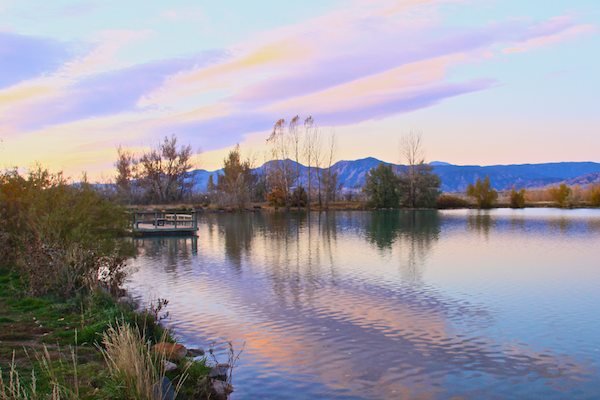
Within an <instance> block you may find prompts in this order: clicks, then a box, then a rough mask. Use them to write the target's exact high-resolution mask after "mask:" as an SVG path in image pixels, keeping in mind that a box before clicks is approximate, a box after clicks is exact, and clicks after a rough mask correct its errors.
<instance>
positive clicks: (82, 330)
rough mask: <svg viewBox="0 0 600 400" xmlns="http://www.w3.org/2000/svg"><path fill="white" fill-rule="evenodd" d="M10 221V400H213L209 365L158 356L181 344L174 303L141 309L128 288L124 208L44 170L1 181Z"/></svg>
mask: <svg viewBox="0 0 600 400" xmlns="http://www.w3.org/2000/svg"><path fill="white" fill-rule="evenodd" d="M0 218H2V220H3V224H2V225H1V226H0V252H1V254H0V310H2V314H1V315H0V399H2V400H13V399H14V400H17V399H23V400H25V399H52V400H58V399H122V400H129V399H152V400H154V399H167V398H175V396H176V395H178V397H177V398H181V399H186V398H194V399H197V398H208V397H209V396H210V395H211V393H212V392H213V390H212V389H213V386H211V385H212V382H211V380H210V379H209V378H208V374H209V372H210V371H211V368H209V367H208V365H207V363H206V359H199V360H198V361H192V359H190V358H188V357H178V358H173V357H171V354H170V353H168V352H164V351H163V352H158V351H155V350H154V347H153V346H154V345H156V344H159V343H173V342H174V338H173V336H172V335H171V333H170V332H169V331H167V330H165V329H164V328H163V327H162V326H161V325H160V324H159V322H160V310H161V307H162V306H163V305H164V303H158V304H156V305H148V307H141V308H139V307H136V305H135V304H134V303H133V301H132V300H131V299H129V298H128V297H126V296H125V295H126V293H125V292H124V291H123V289H122V288H121V285H122V283H123V279H124V278H125V276H126V260H127V258H128V257H130V256H132V255H133V247H132V246H131V243H130V242H129V241H127V240H124V238H123V236H124V233H125V228H126V227H127V224H128V217H127V213H126V210H125V209H124V208H123V207H122V206H120V205H117V204H115V203H114V202H112V201H110V200H107V199H106V198H104V197H103V196H101V195H100V194H99V193H98V191H97V190H95V189H94V187H93V186H92V185H89V184H88V183H86V182H85V180H83V182H81V183H77V184H73V183H72V182H69V181H67V179H65V178H64V176H63V175H62V174H60V173H58V174H52V173H50V172H48V171H47V170H45V169H43V168H41V167H38V168H36V169H34V170H32V171H30V172H29V174H27V175H26V176H22V175H20V174H19V173H18V172H17V171H16V170H13V171H7V172H5V173H3V174H1V175H0ZM167 360H168V361H169V362H174V363H175V364H174V365H171V366H170V368H167V366H169V365H170V364H168V363H167ZM132 366H135V368H133V369H132ZM167 370H168V371H167ZM227 384H229V383H228V382H227Z"/></svg>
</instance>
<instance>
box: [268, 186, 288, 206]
mask: <svg viewBox="0 0 600 400" xmlns="http://www.w3.org/2000/svg"><path fill="white" fill-rule="evenodd" d="M267 201H268V202H269V204H270V205H271V206H273V207H285V205H286V195H285V192H284V191H283V190H282V189H279V188H275V189H273V190H271V191H270V192H269V193H268V194H267Z"/></svg>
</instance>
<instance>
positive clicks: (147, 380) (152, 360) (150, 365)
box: [101, 322, 186, 400]
mask: <svg viewBox="0 0 600 400" xmlns="http://www.w3.org/2000/svg"><path fill="white" fill-rule="evenodd" d="M102 345H103V348H101V351H102V354H103V356H104V359H105V360H106V364H107V365H108V368H109V371H110V374H111V375H112V376H113V377H115V378H116V379H119V380H122V382H123V389H124V390H125V391H126V392H127V395H128V397H129V398H134V399H140V400H163V399H164V396H165V394H164V393H162V390H161V382H162V381H163V379H164V378H165V361H166V358H165V355H164V354H162V355H161V354H156V353H155V352H153V351H152V347H151V343H150V342H149V341H146V339H145V338H144V336H143V335H141V334H140V332H139V330H138V329H136V328H134V327H132V326H130V325H129V324H127V323H124V322H120V323H119V324H117V326H111V327H110V328H109V329H108V330H107V331H106V333H104V336H103V339H102ZM185 375H186V373H185V371H184V372H183V374H182V377H181V378H180V379H179V380H178V383H177V384H176V385H175V386H174V387H173V390H174V392H175V394H177V393H178V392H179V389H180V388H181V386H182V385H183V383H184V381H185V377H186V376H185Z"/></svg>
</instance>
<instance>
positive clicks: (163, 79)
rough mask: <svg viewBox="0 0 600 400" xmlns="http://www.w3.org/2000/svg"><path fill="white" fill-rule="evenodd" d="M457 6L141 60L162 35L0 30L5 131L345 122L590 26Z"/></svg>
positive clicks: (424, 7)
mask: <svg viewBox="0 0 600 400" xmlns="http://www.w3.org/2000/svg"><path fill="white" fill-rule="evenodd" d="M461 3H463V1H461V0H408V1H394V0H382V1H378V2H372V1H366V0H356V1H353V2H351V3H350V4H349V5H347V6H345V7H343V8H339V9H337V10H332V11H331V12H329V13H327V14H325V15H321V16H318V17H316V18H313V19H311V20H305V21H298V22H297V23H295V24H293V25H288V26H282V27H279V28H277V29H275V30H271V31H267V32H261V33H257V34H254V35H252V36H250V37H248V38H247V40H245V41H243V42H241V43H238V44H237V45H234V46H231V47H230V48H227V49H221V50H214V51H201V52H199V53H197V54H192V55H188V56H185V57H180V58H175V59H173V58H164V57H163V58H161V57H160V54H159V53H157V55H156V58H155V59H154V60H151V61H144V62H139V61H138V62H137V63H132V61H131V58H129V57H127V54H128V51H129V50H130V49H135V48H136V46H138V45H146V46H147V45H149V44H151V43H152V41H153V40H155V39H156V36H155V35H156V32H153V31H151V30H122V29H108V30H103V31H101V32H97V33H96V34H95V35H93V36H92V37H91V38H87V40H86V41H85V42H81V43H78V44H77V49H78V52H77V53H75V52H74V51H73V48H74V47H73V44H72V43H70V44H66V43H62V42H57V41H55V40H51V39H42V38H37V37H30V36H23V35H18V34H15V33H2V32H0V59H1V60H2V62H3V63H2V64H0V68H1V69H2V71H1V72H2V73H1V74H0V130H1V131H2V133H3V135H4V137H9V138H10V137H16V136H18V137H19V139H18V140H19V143H26V140H34V139H33V138H41V137H55V136H56V135H58V137H60V138H62V139H61V140H64V141H69V140H72V142H68V145H67V147H69V146H70V147H69V148H70V149H71V151H72V150H73V149H76V146H78V145H80V144H82V143H88V141H87V140H83V137H84V136H85V135H86V134H87V133H86V132H82V133H81V134H77V133H76V130H77V129H87V130H88V132H94V134H95V135H101V136H103V137H110V138H112V139H113V140H118V139H119V138H121V139H123V140H126V139H127V138H132V137H135V138H146V139H147V140H148V141H152V140H154V139H155V138H156V137H157V136H159V135H163V134H171V133H177V134H179V135H180V136H182V137H183V139H184V140H188V141H190V142H192V143H193V144H194V145H196V146H202V147H203V148H205V149H207V150H211V149H217V148H222V147H225V146H229V145H231V144H233V143H235V142H237V141H239V140H240V139H242V138H243V137H244V135H246V134H248V133H251V132H258V131H263V130H264V131H266V130H268V129H269V127H270V125H271V124H272V123H273V121H275V120H276V119H278V118H280V117H282V116H283V117H286V116H289V115H296V114H305V115H308V114H310V115H314V116H316V117H317V118H318V121H319V122H320V123H321V124H325V125H349V124H355V123H360V122H363V121H367V120H371V119H380V118H385V117H389V116H392V115H396V114H401V113H407V112H411V111H414V110H418V109H423V108H427V107H431V106H434V105H436V104H439V103H440V102H443V101H445V100H447V99H450V98H453V97H457V96H464V95H468V94H469V93H474V92H478V91H484V90H490V89H492V88H494V87H495V86H496V84H497V81H496V80H497V77H495V76H488V75H477V74H476V73H475V74H471V76H470V77H468V78H462V77H461V78H456V77H455V76H457V75H454V74H452V72H453V71H455V70H460V68H461V67H463V66H468V65H475V64H476V63H478V62H480V61H482V60H490V59H492V60H494V59H498V60H501V59H502V58H503V57H508V56H507V54H509V53H523V52H529V51H533V50H535V49H536V48H538V47H541V46H548V45H552V44H556V43H559V42H562V41H565V40H570V39H573V38H575V37H577V36H579V35H582V34H585V33H589V32H591V31H594V30H595V27H593V26H591V25H588V24H584V23H581V22H579V21H578V20H577V18H574V17H572V16H568V15H565V16H557V17H555V18H550V19H546V20H543V19H540V20H537V21H532V20H530V19H524V18H523V19H510V20H504V21H503V20H499V21H495V22H493V23H490V22H485V23H480V24H479V25H475V26H468V27H466V26H454V25H451V24H448V23H447V21H445V19H444V10H445V8H444V7H445V6H446V5H447V4H454V6H456V7H462V5H461ZM464 6H465V7H467V6H468V7H476V5H474V4H473V2H469V3H468V4H467V5H464ZM86 10H87V9H83V10H75V11H76V12H80V11H81V12H86ZM162 17H163V18H164V19H165V20H168V21H179V20H181V19H190V18H192V19H198V20H201V19H203V18H206V16H205V13H204V10H202V9H199V8H194V9H185V8H169V9H166V10H163V11H162ZM182 40H194V38H192V37H185V38H182ZM82 49H83V50H82ZM5 60H6V61H5ZM458 76H459V75H458ZM57 132H68V135H69V138H70V139H67V138H66V136H65V134H64V133H63V134H60V135H59V134H58V133H57ZM114 132H119V134H117V135H115V134H114ZM25 138H27V139H25ZM65 143H67V142H65ZM65 143H63V145H64V144H65ZM103 143H104V142H103ZM88 144H89V143H88ZM91 146H92V147H93V146H94V145H91ZM57 151H58V152H59V153H60V146H59V147H58V149H57ZM67 151H68V150H67V149H66V150H65V152H67ZM88 154H89V155H90V158H92V157H93V154H100V153H99V152H92V153H89V152H88ZM98 162H105V160H103V159H101V158H99V159H98Z"/></svg>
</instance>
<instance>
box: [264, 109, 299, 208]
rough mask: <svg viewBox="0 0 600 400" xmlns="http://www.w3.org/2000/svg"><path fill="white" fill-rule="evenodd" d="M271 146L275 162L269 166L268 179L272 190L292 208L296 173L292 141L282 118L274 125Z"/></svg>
mask: <svg viewBox="0 0 600 400" xmlns="http://www.w3.org/2000/svg"><path fill="white" fill-rule="evenodd" d="M267 143H269V144H270V145H271V154H272V157H273V162H272V163H270V165H269V171H268V179H269V185H270V186H271V190H275V191H278V192H280V193H281V196H283V202H284V204H285V207H286V208H289V206H290V192H291V187H292V185H293V183H294V171H293V170H292V168H291V166H290V163H289V158H290V146H289V144H290V141H289V139H288V135H287V134H286V126H285V119H283V118H281V119H279V120H278V121H277V122H275V124H274V125H273V131H272V132H271V135H270V136H269V138H268V139H267Z"/></svg>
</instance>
